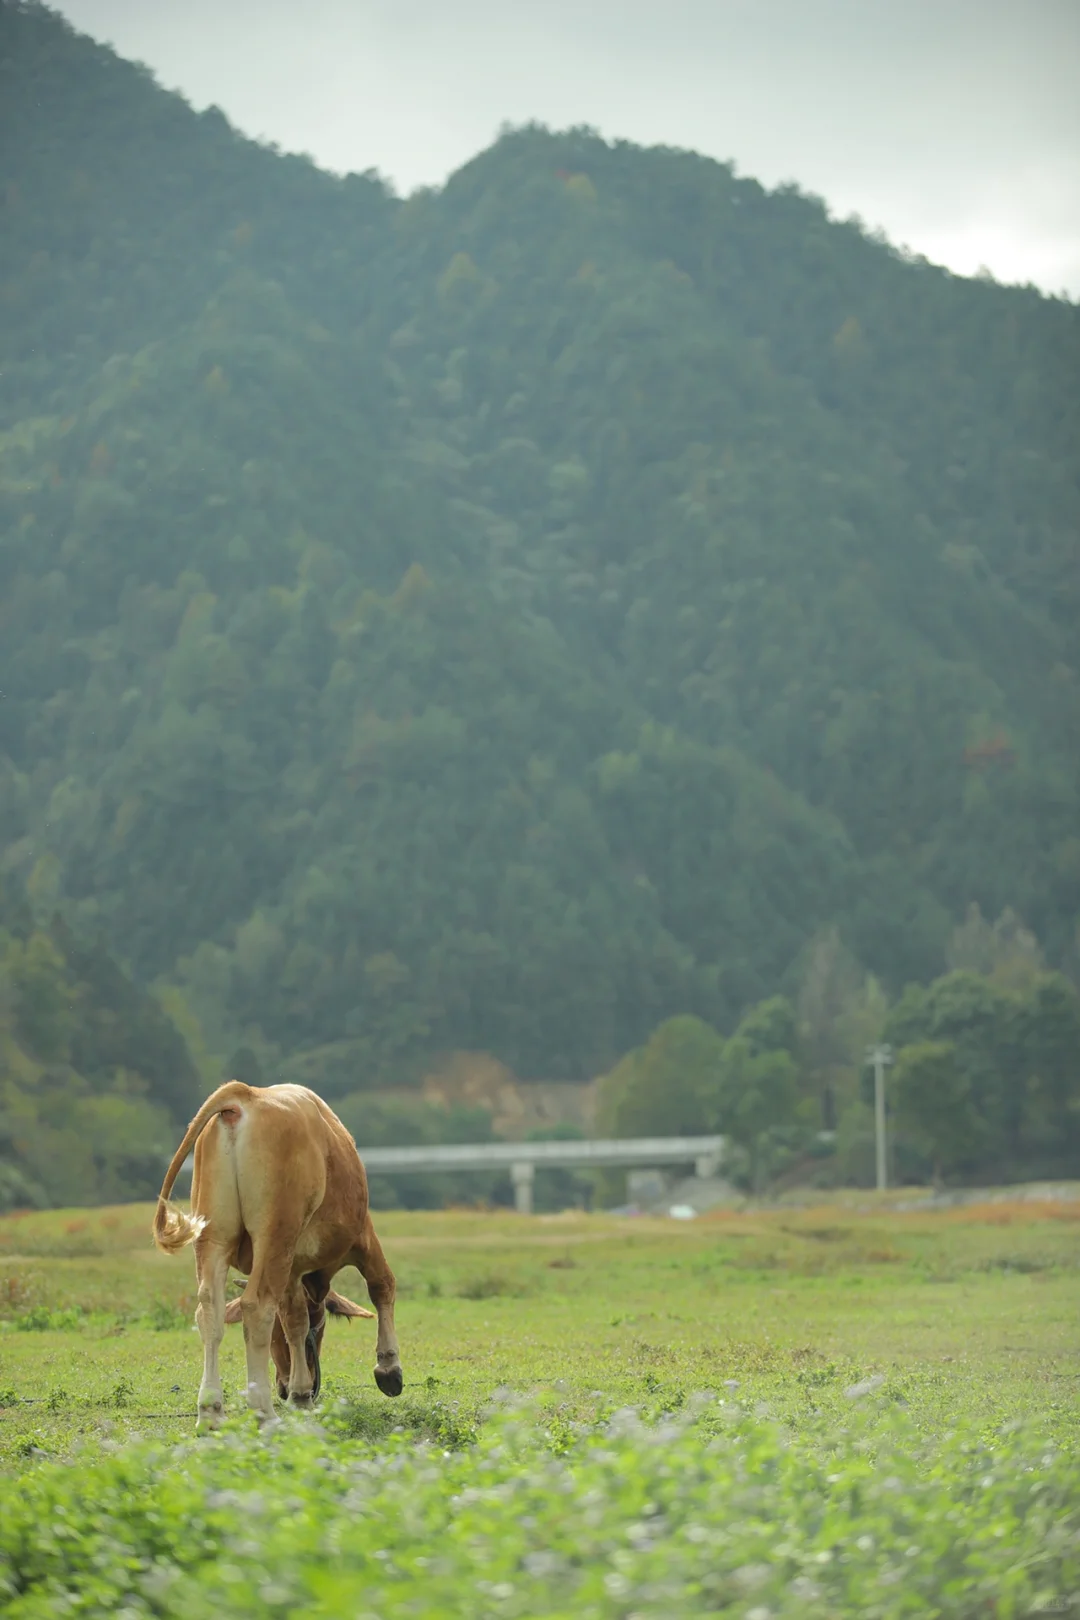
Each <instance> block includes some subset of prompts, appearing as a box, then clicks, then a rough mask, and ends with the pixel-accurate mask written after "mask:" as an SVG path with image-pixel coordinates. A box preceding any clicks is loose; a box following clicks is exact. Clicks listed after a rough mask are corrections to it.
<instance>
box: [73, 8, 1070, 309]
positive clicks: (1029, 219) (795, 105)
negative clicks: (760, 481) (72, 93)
mask: <svg viewBox="0 0 1080 1620" xmlns="http://www.w3.org/2000/svg"><path fill="white" fill-rule="evenodd" d="M53 4H54V5H55V7H56V9H57V10H59V11H61V12H63V14H64V15H65V16H67V17H68V18H69V20H70V21H71V22H72V23H74V24H75V26H76V27H78V28H80V29H81V30H83V31H84V32H86V33H89V34H91V35H93V36H94V37H95V38H96V39H99V40H102V41H105V42H107V43H109V44H112V45H113V46H114V47H115V48H116V50H118V51H119V53H120V54H121V55H122V56H127V57H132V58H137V59H138V60H140V61H143V62H145V63H146V64H147V65H148V66H149V67H150V68H152V69H153V70H154V72H155V73H156V75H157V77H158V78H159V80H160V81H161V83H162V84H164V85H165V86H166V87H168V88H170V89H178V90H180V91H182V92H183V94H184V95H185V96H187V98H188V99H189V100H190V101H191V102H193V103H194V105H195V106H197V107H200V108H202V107H205V106H207V105H209V104H210V103H216V104H217V105H218V106H219V107H221V108H222V110H223V111H224V112H225V113H226V114H227V115H228V117H229V118H230V120H231V121H232V122H233V123H234V124H235V125H236V126H237V127H238V128H239V129H241V130H243V131H244V132H245V133H246V134H249V135H254V136H257V137H261V138H263V139H267V140H274V141H277V142H278V144H279V145H280V146H282V147H284V148H285V149H286V150H288V151H302V152H309V153H310V154H311V156H312V157H313V158H314V159H315V160H316V162H318V163H319V164H321V165H322V166H323V167H324V168H329V169H335V170H339V171H345V170H349V169H360V170H362V169H368V168H375V169H378V170H380V172H381V173H382V174H384V175H385V176H386V177H387V178H388V179H389V180H390V181H391V182H392V183H393V184H394V185H395V187H396V188H397V189H398V190H399V191H403V192H407V191H410V190H412V189H413V188H414V187H415V186H418V185H429V184H433V183H438V182H440V181H442V180H443V179H445V177H446V176H447V175H448V174H449V173H450V172H451V171H452V170H453V169H455V168H457V167H458V166H459V165H460V164H462V163H463V162H465V161H466V160H467V159H468V158H470V157H472V156H474V155H475V153H477V152H478V151H480V150H481V149H482V148H483V147H485V146H487V145H489V144H490V143H491V141H492V140H493V139H494V138H495V135H496V132H497V130H498V127H499V125H500V123H502V122H503V121H507V122H509V123H513V124H520V123H524V122H525V121H526V120H528V119H531V118H535V119H539V120H540V121H541V122H543V123H546V124H549V125H551V126H552V127H555V128H562V127H565V126H567V125H570V124H591V125H593V126H594V127H596V128H597V129H599V130H600V131H601V133H602V134H604V135H606V136H622V137H625V138H627V139H630V140H634V141H639V142H641V143H643V144H652V143H662V144H665V145H669V146H685V147H691V148H693V149H695V150H697V151H699V152H704V153H708V154H709V155H711V156H713V157H718V158H722V159H725V160H731V159H733V160H734V161H735V163H736V165H737V167H738V169H739V172H740V173H742V174H748V175H753V176H755V177H756V178H757V179H759V180H761V181H762V182H763V183H765V184H766V185H774V184H776V183H777V182H779V181H781V180H795V181H797V182H798V183H799V184H800V185H801V186H803V187H804V188H805V189H807V190H810V191H814V192H816V193H818V194H819V195H820V196H822V197H823V198H824V199H825V200H826V202H827V203H828V204H829V206H830V208H831V209H832V211H833V213H834V214H837V215H839V216H846V215H848V214H850V213H855V212H857V213H859V214H861V215H862V216H863V218H864V219H865V220H866V222H867V223H868V224H869V225H871V226H878V225H880V226H881V227H883V228H884V230H885V231H886V233H887V234H888V236H889V237H890V238H891V239H892V240H893V241H894V242H896V243H904V244H907V245H908V246H910V247H911V248H913V249H914V250H915V251H917V252H920V253H924V254H925V255H926V256H927V258H929V259H932V260H934V261H935V262H938V263H943V264H948V265H949V266H951V267H952V268H953V269H954V270H958V271H960V272H962V273H964V274H973V273H974V272H975V271H977V270H978V269H979V268H980V266H986V267H987V268H989V269H990V270H991V271H992V272H993V274H994V275H995V276H997V278H998V279H999V280H1000V281H1033V282H1035V283H1036V284H1037V285H1039V286H1041V287H1043V288H1045V289H1046V290H1047V291H1049V292H1061V291H1066V290H1067V291H1068V292H1069V293H1070V295H1071V296H1072V297H1074V298H1076V297H1080V0H456V3H455V4H453V5H446V4H441V3H439V0H53Z"/></svg>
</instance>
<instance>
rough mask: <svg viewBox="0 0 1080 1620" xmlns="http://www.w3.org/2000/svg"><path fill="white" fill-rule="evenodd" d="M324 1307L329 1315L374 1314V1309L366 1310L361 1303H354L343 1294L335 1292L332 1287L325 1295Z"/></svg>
mask: <svg viewBox="0 0 1080 1620" xmlns="http://www.w3.org/2000/svg"><path fill="white" fill-rule="evenodd" d="M326 1309H327V1310H328V1311H329V1313H330V1315H331V1316H374V1315H375V1312H374V1311H366V1310H365V1309H364V1307H363V1306H362V1305H354V1304H353V1302H352V1300H351V1299H346V1298H345V1295H344V1294H335V1293H334V1291H333V1289H331V1290H330V1292H329V1293H328V1294H327V1296H326Z"/></svg>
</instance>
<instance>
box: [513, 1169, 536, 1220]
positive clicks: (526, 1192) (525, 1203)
mask: <svg viewBox="0 0 1080 1620" xmlns="http://www.w3.org/2000/svg"><path fill="white" fill-rule="evenodd" d="M535 1173H536V1166H535V1165H533V1164H530V1163H529V1162H528V1161H527V1160H525V1159H519V1160H518V1162H517V1164H512V1165H511V1166H510V1180H511V1181H512V1182H513V1184H514V1208H515V1209H516V1210H517V1212H518V1214H519V1215H531V1214H532V1207H533V1176H534V1174H535Z"/></svg>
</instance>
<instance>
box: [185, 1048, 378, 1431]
mask: <svg viewBox="0 0 1080 1620" xmlns="http://www.w3.org/2000/svg"><path fill="white" fill-rule="evenodd" d="M192 1147H194V1149H195V1173H194V1177H193V1179H192V1184H191V1214H190V1215H185V1214H184V1213H183V1212H182V1211H180V1210H178V1209H174V1208H173V1207H172V1206H171V1205H170V1204H169V1203H168V1197H169V1194H170V1193H171V1192H172V1189H173V1184H174V1182H175V1181H176V1177H177V1174H178V1172H179V1169H180V1166H181V1165H182V1164H183V1162H184V1160H185V1159H186V1158H187V1156H188V1154H189V1153H190V1152H191V1149H192ZM154 1242H155V1243H156V1244H157V1246H158V1248H159V1249H163V1250H164V1251H165V1253H166V1254H175V1253H177V1251H178V1250H180V1249H182V1248H183V1247H184V1246H185V1244H187V1243H193V1244H194V1246H195V1268H196V1273H197V1276H198V1282H199V1292H198V1299H199V1303H198V1308H197V1310H196V1312H195V1320H196V1322H197V1323H198V1326H199V1332H200V1334H201V1335H202V1341H203V1357H204V1361H203V1377H202V1384H201V1385H200V1388H199V1421H198V1431H199V1433H203V1432H205V1431H206V1430H208V1429H216V1428H217V1427H218V1425H219V1424H220V1422H221V1420H222V1416H223V1413H224V1405H223V1401H222V1395H221V1377H220V1374H219V1372H218V1349H219V1347H220V1345H221V1340H222V1338H223V1337H224V1333H225V1321H226V1306H225V1281H226V1278H227V1276H228V1272H229V1267H230V1266H234V1267H235V1268H236V1269H237V1270H238V1271H241V1272H243V1273H244V1274H245V1275H246V1277H247V1284H246V1286H245V1288H244V1292H243V1294H242V1295H241V1296H240V1299H239V1301H237V1302H236V1304H237V1305H238V1306H239V1312H240V1319H241V1321H242V1322H243V1324H244V1343H245V1348H246V1351H247V1375H248V1386H247V1398H248V1405H249V1406H250V1407H251V1408H252V1410H253V1411H254V1413H255V1415H256V1417H257V1418H258V1420H259V1422H260V1423H265V1422H266V1421H267V1420H268V1419H270V1418H272V1417H273V1415H274V1409H273V1403H272V1399H271V1394H270V1383H269V1378H268V1372H267V1365H268V1360H269V1354H270V1350H271V1341H272V1340H276V1341H277V1342H276V1343H275V1344H274V1350H275V1355H274V1360H275V1364H276V1366H277V1371H278V1377H279V1390H281V1389H283V1393H284V1394H285V1396H287V1398H288V1400H289V1402H290V1404H291V1405H294V1406H306V1405H310V1403H311V1401H312V1400H313V1399H314V1395H315V1393H316V1383H317V1380H318V1365H319V1357H318V1352H319V1346H320V1344H321V1340H322V1331H323V1327H324V1325H325V1310H326V1308H327V1306H328V1305H329V1308H330V1310H331V1311H332V1312H333V1310H334V1308H335V1305H336V1304H338V1303H340V1305H342V1306H343V1307H347V1309H344V1310H342V1312H341V1314H343V1315H351V1314H364V1313H362V1312H361V1311H360V1307H359V1306H352V1305H350V1302H349V1301H348V1300H342V1299H341V1296H340V1295H333V1296H332V1295H331V1292H330V1282H331V1279H332V1278H333V1277H334V1274H335V1273H336V1272H338V1271H340V1270H341V1268H342V1266H348V1265H354V1266H356V1268H357V1270H358V1271H359V1272H360V1273H361V1275H362V1276H363V1278H364V1280H365V1282H366V1283H367V1289H368V1295H369V1297H370V1299H371V1303H372V1304H373V1305H374V1307H375V1311H376V1314H377V1316H378V1319H379V1325H378V1337H377V1341H376V1367H375V1382H376V1384H378V1386H379V1388H380V1389H381V1390H382V1392H383V1394H384V1395H400V1394H401V1387H402V1376H401V1362H400V1361H399V1359H398V1344H397V1336H396V1334H395V1332H394V1294H395V1285H394V1274H393V1272H392V1271H391V1270H390V1267H389V1266H388V1265H387V1263H386V1259H385V1257H384V1255H383V1252H382V1249H381V1247H380V1245H379V1240H378V1238H377V1237H376V1236H375V1231H374V1228H373V1227H372V1224H371V1217H370V1215H369V1213H368V1194H367V1177H366V1176H365V1174H364V1167H363V1165H362V1164H361V1163H360V1159H359V1156H358V1154H357V1151H356V1143H355V1142H354V1141H353V1139H352V1137H351V1136H350V1135H349V1133H348V1131H347V1130H346V1129H345V1127H344V1125H343V1124H342V1123H341V1121H340V1120H339V1119H338V1117H337V1115H336V1114H334V1113H332V1112H331V1110H330V1109H329V1108H328V1107H327V1106H326V1104H325V1103H324V1102H323V1101H322V1099H321V1098H320V1097H316V1095H315V1093H314V1092H313V1091H308V1090H307V1088H306V1087H305V1086H248V1085H245V1084H244V1082H243V1081H242V1080H230V1081H229V1082H228V1083H227V1084H226V1085H224V1086H220V1087H219V1088H218V1090H217V1091H215V1092H214V1094H213V1096H212V1097H208V1098H207V1099H206V1101H205V1102H204V1103H203V1105H202V1107H201V1108H200V1109H199V1112H198V1113H197V1114H196V1115H195V1118H194V1119H193V1120H192V1122H191V1124H190V1125H189V1126H188V1128H187V1133H186V1134H185V1136H184V1140H183V1141H182V1142H181V1144H180V1146H179V1147H178V1148H177V1150H176V1153H175V1154H174V1155H173V1160H172V1163H171V1164H170V1166H169V1168H168V1171H167V1172H166V1175H165V1180H164V1183H163V1184H162V1188H161V1194H160V1196H159V1198H158V1206H157V1211H156V1213H155V1215H154ZM331 1301H333V1303H331ZM275 1329H276V1332H275Z"/></svg>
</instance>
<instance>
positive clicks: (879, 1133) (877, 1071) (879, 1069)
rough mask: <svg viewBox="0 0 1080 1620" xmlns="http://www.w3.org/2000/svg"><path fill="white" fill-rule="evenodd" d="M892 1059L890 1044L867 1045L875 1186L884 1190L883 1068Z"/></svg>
mask: <svg viewBox="0 0 1080 1620" xmlns="http://www.w3.org/2000/svg"><path fill="white" fill-rule="evenodd" d="M892 1060H893V1052H892V1047H891V1046H882V1045H880V1044H878V1045H877V1046H868V1047H867V1048H866V1061H867V1063H869V1064H870V1066H871V1067H872V1068H873V1071H874V1138H875V1141H876V1144H877V1187H878V1192H884V1191H885V1188H886V1187H887V1186H888V1184H889V1178H888V1176H887V1175H886V1173H885V1070H886V1067H887V1066H888V1065H889V1064H890V1063H891V1062H892Z"/></svg>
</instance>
